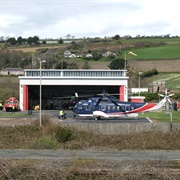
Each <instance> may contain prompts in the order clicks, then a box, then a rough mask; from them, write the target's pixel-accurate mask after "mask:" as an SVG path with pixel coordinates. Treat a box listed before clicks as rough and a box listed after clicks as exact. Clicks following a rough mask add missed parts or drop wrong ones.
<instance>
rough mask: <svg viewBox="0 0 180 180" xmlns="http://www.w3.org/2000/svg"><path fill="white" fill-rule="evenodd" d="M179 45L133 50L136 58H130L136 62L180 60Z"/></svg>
mask: <svg viewBox="0 0 180 180" xmlns="http://www.w3.org/2000/svg"><path fill="white" fill-rule="evenodd" d="M179 49H180V44H171V45H163V46H159V47H149V48H141V49H133V50H132V51H133V52H134V53H136V54H137V56H131V57H130V58H131V59H136V60H174V59H180V51H179Z"/></svg>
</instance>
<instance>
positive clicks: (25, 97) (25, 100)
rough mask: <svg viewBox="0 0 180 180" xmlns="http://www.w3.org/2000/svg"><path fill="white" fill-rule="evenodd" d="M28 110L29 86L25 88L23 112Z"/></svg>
mask: <svg viewBox="0 0 180 180" xmlns="http://www.w3.org/2000/svg"><path fill="white" fill-rule="evenodd" d="M27 110H28V86H27V85H24V86H23V111H27Z"/></svg>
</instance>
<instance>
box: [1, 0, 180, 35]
mask: <svg viewBox="0 0 180 180" xmlns="http://www.w3.org/2000/svg"><path fill="white" fill-rule="evenodd" d="M0 2H1V11H0V36H9V35H11V36H14V37H18V36H23V37H29V36H34V35H38V36H39V37H40V38H59V37H65V36H66V35H67V34H71V35H74V36H75V37H90V36H91V37H97V36H98V37H104V36H113V35H116V34H119V35H120V36H123V35H131V36H136V35H138V34H139V35H163V34H171V35H180V32H179V28H180V27H179V26H180V25H179V20H178V18H179V7H180V1H178V0H171V1H170V0H166V1H160V0H159V1H158V0H151V1H149V0H129V1H128V0H111V1H110V0H109V1H106V0H91V1H90V0H89V1H87V0H71V1H69V0H67V1H62V0H59V1H58V0H56V1H55V0H52V1H50V0H46V1H45V0H27V1H23V0H18V1H17V0H11V1H10V0H7V1H0Z"/></svg>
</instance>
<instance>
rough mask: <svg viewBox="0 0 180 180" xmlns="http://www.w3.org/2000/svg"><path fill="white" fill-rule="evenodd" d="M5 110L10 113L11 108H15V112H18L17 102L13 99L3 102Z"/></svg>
mask: <svg viewBox="0 0 180 180" xmlns="http://www.w3.org/2000/svg"><path fill="white" fill-rule="evenodd" d="M4 106H5V110H6V111H12V107H13V106H14V107H15V111H18V110H19V102H18V100H17V99H16V98H15V97H10V98H9V99H7V100H5V105H4Z"/></svg>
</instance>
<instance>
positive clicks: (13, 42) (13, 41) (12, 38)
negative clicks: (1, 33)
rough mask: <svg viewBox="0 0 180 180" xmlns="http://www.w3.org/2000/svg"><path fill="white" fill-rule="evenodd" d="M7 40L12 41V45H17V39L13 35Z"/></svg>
mask: <svg viewBox="0 0 180 180" xmlns="http://www.w3.org/2000/svg"><path fill="white" fill-rule="evenodd" d="M7 42H8V43H10V44H11V45H15V44H16V42H17V41H16V39H15V38H14V37H11V38H9V39H8V40H7Z"/></svg>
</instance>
